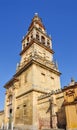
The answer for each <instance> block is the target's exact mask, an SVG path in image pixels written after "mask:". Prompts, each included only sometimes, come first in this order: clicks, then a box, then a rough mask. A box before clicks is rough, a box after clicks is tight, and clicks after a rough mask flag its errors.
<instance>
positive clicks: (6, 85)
mask: <svg viewBox="0 0 77 130" xmlns="http://www.w3.org/2000/svg"><path fill="white" fill-rule="evenodd" d="M17 81H18V79H16V78H15V77H13V78H12V79H10V80H9V81H8V82H7V83H6V84H5V85H4V86H3V87H4V88H9V87H10V86H11V85H13V82H17Z"/></svg>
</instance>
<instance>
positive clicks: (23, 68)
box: [2, 13, 77, 130]
mask: <svg viewBox="0 0 77 130" xmlns="http://www.w3.org/2000/svg"><path fill="white" fill-rule="evenodd" d="M53 55H54V51H53V49H52V38H51V36H49V35H48V34H47V32H46V29H45V26H44V25H43V22H42V19H41V18H40V17H39V16H38V14H37V13H35V15H34V17H33V19H32V21H31V24H30V26H29V28H28V31H27V33H26V35H25V36H24V37H23V39H22V50H21V52H20V56H21V59H20V63H18V64H17V68H16V73H15V74H14V76H13V77H12V79H10V80H9V81H8V82H7V83H6V84H5V85H4V87H5V88H6V95H5V108H4V114H3V121H2V124H3V125H2V126H4V128H5V129H7V130H9V129H11V130H55V129H56V130H58V129H62V130H64V129H66V128H67V130H74V129H73V128H72V129H71V127H73V126H71V125H70V123H69V121H68V118H67V115H66V113H68V112H67V111H68V110H67V109H68V106H69V104H70V102H71V101H72V103H73V104H74V103H75V104H76V101H75V102H74V100H73V99H72V98H73V97H72V96H71V95H72V94H75V91H74V90H71V91H70V92H68V91H69V90H68V89H66V87H65V88H64V89H61V85H60V74H61V73H60V72H59V69H58V66H57V64H56V63H55V62H54V58H53ZM70 86H71V85H69V86H68V87H67V88H69V89H71V87H70ZM72 86H74V87H73V88H77V84H76V82H75V81H73V82H72ZM69 93H71V95H70V99H69ZM75 95H76V94H75ZM66 96H67V97H68V100H67V98H66ZM75 99H76V97H75ZM69 111H71V109H70V107H69ZM74 111H75V112H76V110H75V108H74ZM69 114H70V113H68V116H69ZM74 114H75V113H74ZM66 119H67V120H66ZM70 119H71V117H70ZM75 119H77V115H75ZM71 122H73V121H72V119H71ZM73 123H74V126H75V128H77V125H76V122H75V121H74V122H73ZM69 128H70V129H69Z"/></svg>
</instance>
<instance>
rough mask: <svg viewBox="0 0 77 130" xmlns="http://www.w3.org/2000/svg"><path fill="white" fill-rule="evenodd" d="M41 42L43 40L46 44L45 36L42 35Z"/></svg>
mask: <svg viewBox="0 0 77 130" xmlns="http://www.w3.org/2000/svg"><path fill="white" fill-rule="evenodd" d="M41 42H42V43H43V44H45V37H44V36H41Z"/></svg>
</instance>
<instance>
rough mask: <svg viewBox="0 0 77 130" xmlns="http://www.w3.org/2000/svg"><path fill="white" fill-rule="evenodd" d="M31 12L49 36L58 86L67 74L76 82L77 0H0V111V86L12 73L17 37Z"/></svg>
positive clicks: (1, 92)
mask: <svg viewBox="0 0 77 130" xmlns="http://www.w3.org/2000/svg"><path fill="white" fill-rule="evenodd" d="M35 12H37V13H38V14H39V16H40V17H41V18H42V21H43V23H44V25H45V27H46V30H47V32H48V34H51V36H52V39H53V50H54V51H55V54H54V58H55V59H56V60H57V62H58V65H59V70H60V72H61V73H62V75H61V85H62V87H63V86H65V85H68V83H69V82H70V78H71V77H74V79H75V80H76V81H77V0H0V110H1V109H3V105H4V95H5V89H4V88H3V85H4V84H5V83H6V82H7V81H8V80H9V79H10V78H11V77H12V76H13V74H15V70H16V64H17V62H19V60H20V56H19V53H20V51H21V40H22V37H23V35H25V34H26V32H27V29H28V27H29V24H30V22H31V19H32V17H33V16H34V13H35Z"/></svg>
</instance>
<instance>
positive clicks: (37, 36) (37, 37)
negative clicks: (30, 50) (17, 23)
mask: <svg viewBox="0 0 77 130" xmlns="http://www.w3.org/2000/svg"><path fill="white" fill-rule="evenodd" d="M36 39H37V40H38V41H39V33H38V32H37V34H36Z"/></svg>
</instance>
